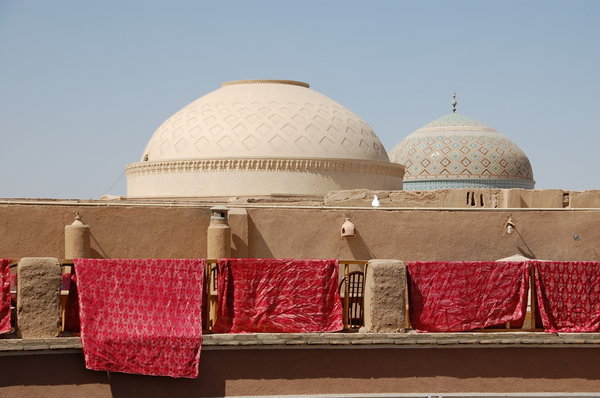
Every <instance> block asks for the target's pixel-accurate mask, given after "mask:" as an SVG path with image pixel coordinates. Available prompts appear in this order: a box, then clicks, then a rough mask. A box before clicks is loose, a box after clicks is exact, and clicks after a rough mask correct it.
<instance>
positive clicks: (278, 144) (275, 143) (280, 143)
mask: <svg viewBox="0 0 600 398" xmlns="http://www.w3.org/2000/svg"><path fill="white" fill-rule="evenodd" d="M269 144H271V146H272V147H273V148H275V150H277V151H279V150H281V148H283V147H284V146H285V144H286V141H285V140H284V139H283V138H281V137H280V136H278V135H276V136H274V137H273V138H271V139H270V140H269Z"/></svg>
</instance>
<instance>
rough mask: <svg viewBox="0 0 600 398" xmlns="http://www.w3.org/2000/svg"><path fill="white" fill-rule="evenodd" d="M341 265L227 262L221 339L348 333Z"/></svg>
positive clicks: (221, 288) (221, 286)
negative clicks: (340, 285)
mask: <svg viewBox="0 0 600 398" xmlns="http://www.w3.org/2000/svg"><path fill="white" fill-rule="evenodd" d="M337 282H338V262H337V260H292V259H279V260H277V259H223V260H219V275H218V282H217V289H218V303H219V305H218V309H217V312H218V313H217V321H216V324H215V325H214V327H213V330H214V331H215V332H218V333H278V332H284V333H300V332H333V331H337V330H341V329H342V328H343V327H344V324H343V320H342V305H341V301H340V296H339V293H338V290H337Z"/></svg>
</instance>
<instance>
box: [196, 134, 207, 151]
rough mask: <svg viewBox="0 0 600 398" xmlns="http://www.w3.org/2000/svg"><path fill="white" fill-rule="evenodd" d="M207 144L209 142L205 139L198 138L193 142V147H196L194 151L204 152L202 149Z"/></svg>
mask: <svg viewBox="0 0 600 398" xmlns="http://www.w3.org/2000/svg"><path fill="white" fill-rule="evenodd" d="M208 143H209V141H208V140H207V139H206V137H200V138H198V139H197V140H196V141H194V147H196V150H198V151H202V150H204V148H206V146H207V145H208Z"/></svg>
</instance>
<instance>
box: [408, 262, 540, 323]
mask: <svg viewBox="0 0 600 398" xmlns="http://www.w3.org/2000/svg"><path fill="white" fill-rule="evenodd" d="M408 272H409V275H410V285H409V289H410V290H409V292H410V294H409V298H410V320H411V323H412V326H413V328H414V329H416V330H417V331H420V332H459V331H465V330H472V329H479V328H485V327H488V326H494V325H502V324H504V323H506V322H510V323H511V326H512V327H521V326H522V325H523V321H524V319H525V314H526V312H527V292H528V291H529V265H528V264H527V263H526V262H496V261H493V262H412V263H409V264H408Z"/></svg>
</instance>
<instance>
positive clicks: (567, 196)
mask: <svg viewBox="0 0 600 398" xmlns="http://www.w3.org/2000/svg"><path fill="white" fill-rule="evenodd" d="M375 194H376V195H377V197H378V199H379V202H380V204H381V206H383V207H415V208H419V207H425V208H427V207H434V208H455V207H457V208H488V209H495V208H528V209H537V208H546V209H562V208H582V209H583V208H600V190H597V191H583V192H579V191H563V190H560V189H476V188H464V189H437V190H432V191H369V190H366V189H354V190H345V191H332V192H329V193H328V194H327V195H326V196H325V199H324V203H325V205H327V206H369V205H371V201H372V200H373V196H374V195H375Z"/></svg>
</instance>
